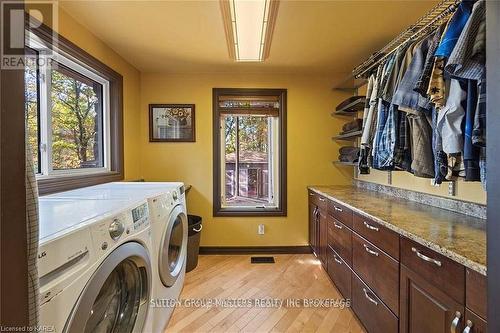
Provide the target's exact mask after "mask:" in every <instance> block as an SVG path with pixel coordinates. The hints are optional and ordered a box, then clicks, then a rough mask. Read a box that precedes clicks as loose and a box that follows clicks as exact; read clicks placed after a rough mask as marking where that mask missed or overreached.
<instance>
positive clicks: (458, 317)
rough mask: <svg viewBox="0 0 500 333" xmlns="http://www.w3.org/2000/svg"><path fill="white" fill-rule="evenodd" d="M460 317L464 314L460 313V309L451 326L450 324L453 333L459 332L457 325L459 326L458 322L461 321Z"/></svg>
mask: <svg viewBox="0 0 500 333" xmlns="http://www.w3.org/2000/svg"><path fill="white" fill-rule="evenodd" d="M460 317H462V314H461V313H460V311H457V312H455V318H454V319H453V321H452V322H451V326H450V332H451V333H457V327H458V323H460Z"/></svg>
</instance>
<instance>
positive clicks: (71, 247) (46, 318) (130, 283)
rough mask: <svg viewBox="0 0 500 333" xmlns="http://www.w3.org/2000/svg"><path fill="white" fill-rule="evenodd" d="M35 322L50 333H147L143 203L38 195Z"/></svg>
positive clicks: (148, 274)
mask: <svg viewBox="0 0 500 333" xmlns="http://www.w3.org/2000/svg"><path fill="white" fill-rule="evenodd" d="M39 209H40V248H39V254H38V270H39V278H40V324H41V325H44V326H47V327H51V328H53V329H54V331H55V332H70V333H72V332H78V333H81V332H134V333H135V332H151V331H152V330H153V329H152V326H151V325H152V318H151V313H150V311H149V300H150V298H151V294H152V289H153V286H152V281H153V274H152V264H151V260H152V259H151V251H152V243H151V234H150V233H151V228H150V220H149V211H148V205H147V203H146V201H145V200H109V201H106V202H103V201H101V200H75V199H57V198H45V197H41V198H40V200H39Z"/></svg>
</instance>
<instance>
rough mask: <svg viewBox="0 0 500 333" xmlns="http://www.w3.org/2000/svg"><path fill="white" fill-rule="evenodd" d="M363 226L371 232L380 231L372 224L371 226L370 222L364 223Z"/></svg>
mask: <svg viewBox="0 0 500 333" xmlns="http://www.w3.org/2000/svg"><path fill="white" fill-rule="evenodd" d="M363 224H364V225H365V227H366V228H367V229H370V230H374V231H378V230H379V229H378V228H377V227H374V226H372V225H371V224H369V223H368V222H366V221H364V222H363Z"/></svg>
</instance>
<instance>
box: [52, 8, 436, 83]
mask: <svg viewBox="0 0 500 333" xmlns="http://www.w3.org/2000/svg"><path fill="white" fill-rule="evenodd" d="M436 2H437V0H432V1H431V0H412V1H410V0H393V1H389V0H386V1H358V0H351V1H336V0H330V1H287V0H282V1H281V3H280V8H279V11H278V17H277V22H276V29H275V32H274V37H273V42H272V46H271V52H270V57H269V59H268V60H267V61H266V62H264V63H235V62H233V61H232V60H230V59H229V56H228V50H227V46H226V41H225V35H224V28H223V24H222V17H221V14H220V9H219V2H218V1H215V0H207V1H97V0H94V1H60V5H61V7H62V8H63V9H64V10H65V11H66V12H67V13H68V14H70V15H71V16H72V17H73V18H75V19H76V20H77V21H78V22H80V23H81V24H82V25H84V26H85V27H86V28H88V29H89V30H90V31H91V32H92V33H93V34H95V35H96V36H97V37H99V38H100V39H101V40H102V41H104V42H105V43H106V44H107V45H109V46H110V47H111V48H113V49H114V50H115V51H116V52H117V53H119V54H120V55H121V56H122V57H123V58H125V59H126V60H127V61H128V62H130V63H131V64H132V65H133V66H135V67H136V68H137V69H139V70H140V71H141V72H165V73H212V72H253V73H261V72H266V73H307V74H328V75H332V74H335V73H347V72H349V71H350V70H351V69H352V68H353V67H354V66H355V65H357V64H358V63H359V62H361V61H362V60H364V59H365V58H366V57H368V56H369V55H370V54H371V53H373V52H374V51H376V50H378V49H379V48H380V47H382V46H383V45H384V44H385V43H386V42H388V41H389V40H391V39H392V38H393V37H394V36H395V35H397V34H398V33H399V32H400V31H401V30H403V29H405V28H406V27H407V26H409V25H410V24H412V23H413V22H415V21H416V20H417V19H418V17H420V16H422V15H423V14H424V13H425V12H426V11H427V10H429V9H430V8H432V7H433V6H434V5H435V4H436Z"/></svg>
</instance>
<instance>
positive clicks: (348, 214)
mask: <svg viewBox="0 0 500 333" xmlns="http://www.w3.org/2000/svg"><path fill="white" fill-rule="evenodd" d="M328 214H330V215H331V216H333V217H334V218H335V219H336V220H338V221H340V222H342V223H343V224H345V225H346V226H348V227H349V228H352V210H350V209H349V208H347V207H345V206H344V205H341V204H339V203H337V202H335V201H332V200H330V201H329V202H328Z"/></svg>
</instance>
